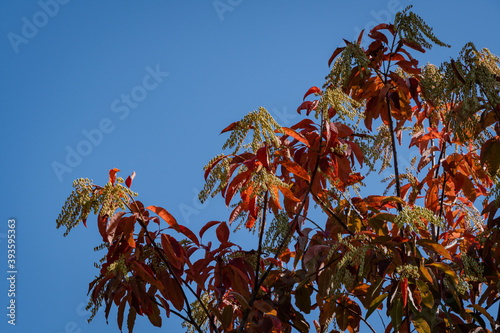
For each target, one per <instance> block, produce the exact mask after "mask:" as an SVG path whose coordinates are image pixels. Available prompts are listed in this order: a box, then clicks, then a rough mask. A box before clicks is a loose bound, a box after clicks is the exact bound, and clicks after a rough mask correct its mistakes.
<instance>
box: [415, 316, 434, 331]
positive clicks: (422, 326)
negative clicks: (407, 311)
mask: <svg viewBox="0 0 500 333" xmlns="http://www.w3.org/2000/svg"><path fill="white" fill-rule="evenodd" d="M413 326H415V329H416V330H417V332H418V333H431V328H430V326H429V324H428V323H427V322H426V321H425V319H424V318H416V319H413Z"/></svg>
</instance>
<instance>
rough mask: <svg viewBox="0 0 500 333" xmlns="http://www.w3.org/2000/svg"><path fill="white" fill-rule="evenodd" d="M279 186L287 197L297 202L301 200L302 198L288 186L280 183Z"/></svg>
mask: <svg viewBox="0 0 500 333" xmlns="http://www.w3.org/2000/svg"><path fill="white" fill-rule="evenodd" d="M278 188H279V189H280V191H281V193H283V195H284V196H285V198H287V199H289V200H292V201H295V202H300V199H298V198H297V197H296V196H295V195H294V194H293V192H292V191H290V189H289V188H288V187H286V186H282V185H278Z"/></svg>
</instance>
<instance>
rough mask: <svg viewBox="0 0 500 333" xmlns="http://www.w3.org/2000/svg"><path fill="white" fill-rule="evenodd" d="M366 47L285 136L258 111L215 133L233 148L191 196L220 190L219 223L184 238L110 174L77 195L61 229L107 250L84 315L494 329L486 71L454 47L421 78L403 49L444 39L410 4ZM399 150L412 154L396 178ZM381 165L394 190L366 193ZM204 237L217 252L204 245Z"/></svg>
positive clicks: (351, 50) (254, 327)
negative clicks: (236, 238) (382, 321)
mask: <svg viewBox="0 0 500 333" xmlns="http://www.w3.org/2000/svg"><path fill="white" fill-rule="evenodd" d="M363 34H364V33H363V32H362V33H361V34H360V36H359V39H358V40H357V41H356V42H347V41H346V46H345V47H341V48H338V49H336V50H335V51H334V53H333V55H332V57H331V58H330V60H329V65H331V64H332V63H333V66H332V71H331V73H330V74H329V75H328V76H327V78H326V83H325V85H324V86H323V88H322V89H320V88H318V87H316V86H314V87H312V88H310V89H309V90H308V91H307V92H306V94H305V96H304V100H305V99H306V98H308V97H311V96H314V98H313V100H308V101H304V102H303V103H302V104H301V105H300V106H299V107H298V109H297V112H298V113H300V114H303V113H305V115H304V118H303V119H301V120H300V121H299V122H298V123H296V124H295V125H293V126H291V127H281V126H279V124H277V123H276V122H275V121H274V119H272V117H271V116H270V114H269V113H268V112H267V111H266V110H265V109H264V108H260V109H259V110H257V111H254V112H252V113H250V114H249V115H248V116H246V117H245V118H244V119H243V120H241V121H239V122H235V123H233V124H231V125H230V126H228V127H227V128H225V129H224V130H223V131H222V132H223V133H225V132H230V133H231V134H230V137H229V139H228V142H227V143H226V144H225V145H224V148H228V149H234V151H233V152H231V153H227V154H220V155H218V156H216V157H215V158H214V159H212V160H211V161H210V162H209V163H208V165H207V166H206V167H205V180H206V181H207V183H206V186H205V188H204V190H203V191H202V193H200V199H201V200H205V199H206V198H207V197H208V196H209V195H219V194H220V195H221V196H222V197H223V198H224V199H225V203H226V205H227V206H228V207H231V208H232V210H231V212H230V214H229V216H228V221H227V222H224V221H210V222H207V223H206V224H205V225H204V226H203V227H202V228H201V229H200V230H199V231H198V233H197V234H195V233H194V232H193V231H192V230H190V229H188V228H187V227H185V226H183V225H180V224H179V223H178V222H177V221H176V219H175V218H174V217H173V216H172V215H171V214H170V213H169V212H168V211H167V210H165V209H164V208H161V207H156V206H148V207H145V205H144V204H143V203H142V202H140V201H137V200H135V198H134V196H135V194H134V193H133V192H132V191H131V190H130V186H131V183H132V179H133V177H134V176H135V174H134V175H133V176H131V177H129V178H127V180H126V181H125V186H123V185H122V184H123V180H122V179H120V178H118V180H117V177H116V172H118V170H117V169H112V170H111V171H110V181H109V183H108V184H106V185H105V186H104V187H99V186H97V185H94V184H93V183H91V182H89V181H88V180H78V181H77V182H75V191H74V192H73V194H72V195H71V196H70V198H69V199H68V201H67V203H66V205H65V207H64V208H63V213H62V214H61V216H60V217H59V219H58V221H57V223H58V224H57V226H58V227H60V226H62V225H64V226H66V227H67V229H68V230H69V229H71V228H73V227H74V226H75V225H76V224H77V223H78V222H79V221H83V222H85V220H86V217H87V215H88V214H89V213H90V211H92V210H93V211H94V213H97V222H98V227H99V232H100V234H101V236H102V240H103V245H102V246H100V249H105V251H106V255H105V257H104V259H103V262H102V265H99V268H100V271H99V275H98V276H97V277H96V279H95V280H94V281H93V282H91V283H90V286H89V291H90V294H91V299H92V300H91V303H90V304H89V306H90V307H92V308H93V313H94V314H95V311H96V310H97V309H98V308H99V307H100V306H104V307H105V316H106V318H108V316H109V313H110V309H111V308H112V307H113V304H114V305H115V306H116V307H117V320H118V327H119V328H120V330H122V329H123V321H124V317H125V313H126V312H127V311H126V310H127V309H128V315H127V326H128V330H129V331H130V332H131V331H132V329H133V326H134V322H135V318H136V315H137V314H139V315H141V316H147V317H148V318H149V320H150V321H151V323H152V324H153V325H154V326H161V325H162V320H163V319H162V318H163V315H166V317H170V316H171V315H175V316H178V317H180V318H182V319H183V320H184V321H185V323H184V325H185V326H186V329H187V330H188V331H191V332H202V331H210V332H242V331H248V332H290V331H291V330H292V329H294V330H297V331H300V332H308V331H309V330H310V329H314V330H316V331H317V332H328V331H331V332H338V331H346V330H347V331H349V332H358V331H360V326H361V325H366V326H367V327H368V329H370V330H372V331H374V329H373V328H372V326H371V325H370V323H369V321H368V320H370V319H371V318H373V313H374V312H379V313H381V314H382V316H386V317H389V318H390V323H389V324H388V325H387V326H386V328H385V331H386V332H391V331H394V332H397V331H399V332H410V331H412V330H413V328H414V329H416V331H418V332H479V331H481V329H482V330H484V331H487V332H490V331H496V330H497V329H498V325H499V324H500V322H499V321H500V313H499V315H497V318H496V319H495V318H494V317H493V315H492V314H491V313H489V312H488V311H489V309H490V308H491V307H492V306H493V305H494V304H495V303H497V302H498V300H499V298H500V297H499V295H500V294H499V287H500V280H499V279H500V246H499V244H500V218H499V217H495V216H496V213H497V210H498V200H499V188H500V187H499V168H500V157H499V156H500V136H499V132H500V122H499V121H500V98H499V88H500V86H499V81H500V69H499V59H498V57H496V56H494V55H492V54H491V53H490V52H489V51H488V50H486V49H484V50H481V51H478V50H477V49H476V48H475V47H474V45H472V44H467V45H466V46H465V47H464V49H463V51H462V52H461V54H460V55H459V57H458V58H457V59H453V60H451V61H450V62H445V63H443V64H442V65H441V66H434V65H430V64H428V65H426V66H423V67H419V64H418V61H417V60H416V59H415V58H414V57H413V55H412V54H413V53H416V52H425V49H429V48H430V47H431V46H432V43H434V44H438V45H445V44H444V43H442V42H440V41H439V40H438V39H437V38H436V37H435V36H434V35H433V33H432V29H431V28H429V27H428V26H427V25H426V24H425V23H424V22H423V21H422V19H421V18H420V17H418V16H417V15H415V14H414V13H412V12H410V11H409V9H406V10H405V11H404V12H402V13H400V14H398V15H397V16H396V21H395V24H380V25H378V26H376V27H375V28H373V29H372V30H371V31H370V32H369V34H368V38H370V39H371V43H370V44H369V46H368V48H367V49H362V48H361V47H360V44H361V39H362V38H363ZM313 111H314V112H313ZM374 124H376V126H379V129H380V130H379V131H378V133H376V134H375V135H373V134H372V126H373V125H374ZM404 133H409V135H410V137H411V139H409V140H407V139H406V137H403V134H404ZM250 134H253V138H252V141H251V143H250V144H248V145H244V144H243V142H244V140H245V138H246V137H247V136H248V135H250ZM408 141H409V143H408ZM408 144H409V146H410V147H416V148H418V151H419V153H420V155H419V156H418V157H417V160H416V161H415V165H416V167H413V168H410V169H407V170H406V171H405V172H402V170H400V167H399V165H398V160H397V156H398V155H397V150H398V149H401V147H403V146H407V145H408ZM377 159H379V160H378V161H377ZM366 165H368V167H365V168H363V166H366ZM386 167H388V168H390V169H391V170H393V172H394V174H393V175H392V176H391V177H389V178H388V181H389V184H388V189H389V191H392V192H393V194H392V195H385V194H382V193H380V192H377V191H378V190H379V189H378V188H366V187H364V186H365V183H366V182H367V181H368V178H366V179H365V177H371V178H372V179H375V180H376V181H380V179H378V178H377V177H380V176H378V175H377V174H372V173H370V171H372V170H378V171H381V170H382V169H383V168H386ZM361 171H363V172H361ZM369 191H373V192H374V193H369ZM362 193H368V194H362ZM312 216H314V218H313V217H312ZM317 216H320V217H317ZM237 219H241V221H242V223H243V224H244V226H245V228H246V229H248V230H253V231H256V232H257V235H258V240H256V241H255V244H254V246H253V247H252V246H251V245H249V244H235V243H233V242H231V239H230V238H231V232H230V226H231V225H232V223H233V222H234V221H235V220H237ZM270 221H272V222H270ZM207 232H211V233H213V232H214V233H215V237H216V239H217V241H215V240H214V242H211V241H209V242H207V243H204V242H203V241H202V240H203V236H204V234H205V233H207ZM214 239H215V238H214ZM306 316H307V318H308V319H307V320H306ZM312 316H315V317H316V319H315V320H313V321H312V322H309V318H311V317H312ZM313 326H314V328H313Z"/></svg>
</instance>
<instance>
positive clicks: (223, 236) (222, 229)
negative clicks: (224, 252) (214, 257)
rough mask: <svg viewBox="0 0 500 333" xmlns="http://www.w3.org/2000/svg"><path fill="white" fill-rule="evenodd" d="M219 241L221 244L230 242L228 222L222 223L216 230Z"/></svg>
mask: <svg viewBox="0 0 500 333" xmlns="http://www.w3.org/2000/svg"><path fill="white" fill-rule="evenodd" d="M216 234H217V239H218V240H219V242H221V244H225V243H227V241H228V240H229V228H228V227H227V224H226V222H222V223H221V224H220V225H219V226H218V227H217V229H216Z"/></svg>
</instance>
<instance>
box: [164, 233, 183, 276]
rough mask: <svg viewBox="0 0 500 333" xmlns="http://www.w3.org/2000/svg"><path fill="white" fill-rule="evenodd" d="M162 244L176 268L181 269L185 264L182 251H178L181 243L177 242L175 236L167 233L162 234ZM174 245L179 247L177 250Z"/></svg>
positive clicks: (169, 260)
mask: <svg viewBox="0 0 500 333" xmlns="http://www.w3.org/2000/svg"><path fill="white" fill-rule="evenodd" d="M161 246H162V247H163V250H165V254H166V255H167V258H168V262H169V263H171V264H172V265H173V266H174V267H175V268H177V269H181V267H182V264H183V260H182V252H181V253H176V252H180V251H179V247H180V245H179V244H178V243H177V241H176V240H175V238H173V237H172V236H170V235H167V234H161ZM174 246H175V247H176V248H177V251H175V250H174ZM181 248H182V247H181Z"/></svg>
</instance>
